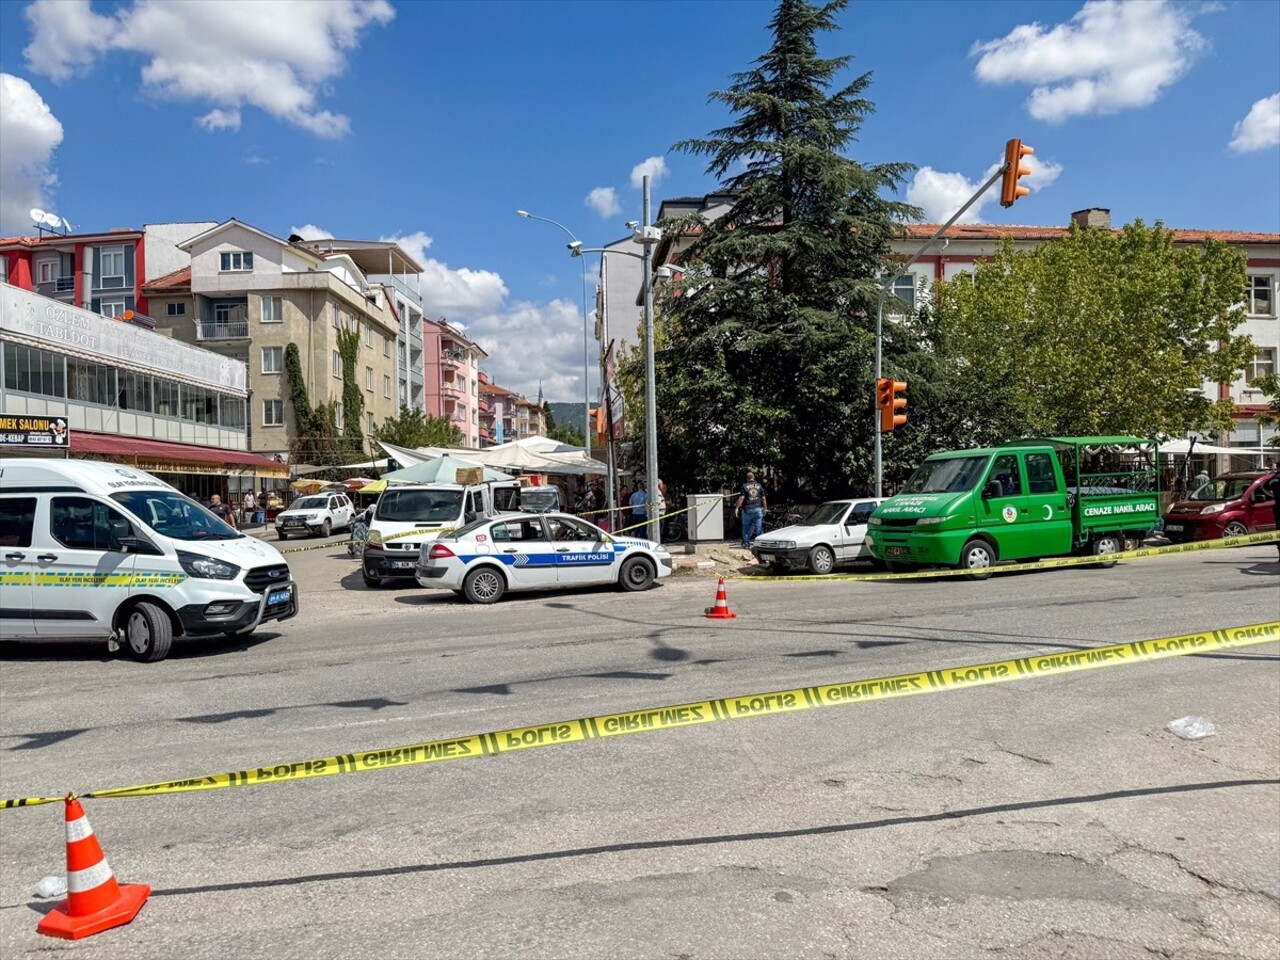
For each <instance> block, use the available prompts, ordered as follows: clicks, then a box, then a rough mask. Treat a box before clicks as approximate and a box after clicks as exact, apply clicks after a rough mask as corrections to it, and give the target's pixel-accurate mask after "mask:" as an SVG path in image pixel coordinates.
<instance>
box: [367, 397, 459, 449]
mask: <svg viewBox="0 0 1280 960" xmlns="http://www.w3.org/2000/svg"><path fill="white" fill-rule="evenodd" d="M373 435H374V437H375V438H376V439H378V440H381V441H383V442H384V443H390V444H394V445H395V446H397V447H407V448H408V449H410V450H412V449H415V448H417V447H456V446H458V445H459V444H460V443H462V431H461V430H459V429H458V428H457V427H456V426H454V425H453V424H452V423H451V422H450V421H449V419H448V418H447V417H428V416H426V415H425V414H424V413H423V412H422V411H421V410H418V409H411V408H409V407H401V408H400V412H399V413H397V414H396V415H395V416H394V417H388V418H387V419H385V420H383V421H382V423H380V424H378V426H376V427H375V428H374V431H373Z"/></svg>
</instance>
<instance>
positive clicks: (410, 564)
mask: <svg viewBox="0 0 1280 960" xmlns="http://www.w3.org/2000/svg"><path fill="white" fill-rule="evenodd" d="M416 565H417V564H416V562H415V561H413V560H392V561H391V569H392V570H412V569H413V568H414V567H415V566H416Z"/></svg>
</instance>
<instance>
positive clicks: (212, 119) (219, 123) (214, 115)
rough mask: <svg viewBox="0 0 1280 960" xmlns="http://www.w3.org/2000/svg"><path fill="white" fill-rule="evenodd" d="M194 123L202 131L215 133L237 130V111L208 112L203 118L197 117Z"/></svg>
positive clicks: (238, 113) (238, 124) (217, 110)
mask: <svg viewBox="0 0 1280 960" xmlns="http://www.w3.org/2000/svg"><path fill="white" fill-rule="evenodd" d="M196 123H197V124H199V126H200V128H201V129H202V130H206V131H208V132H209V133H217V132H218V131H219V130H239V129H240V111H239V110H220V109H215V110H210V111H209V112H208V113H206V114H205V115H204V116H203V117H197V118H196Z"/></svg>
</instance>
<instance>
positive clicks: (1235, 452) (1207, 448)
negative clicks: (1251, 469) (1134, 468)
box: [1160, 440, 1257, 457]
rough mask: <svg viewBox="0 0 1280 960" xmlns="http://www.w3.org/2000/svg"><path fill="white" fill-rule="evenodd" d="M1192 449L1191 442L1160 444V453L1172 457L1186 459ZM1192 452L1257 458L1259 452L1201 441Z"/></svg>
mask: <svg viewBox="0 0 1280 960" xmlns="http://www.w3.org/2000/svg"><path fill="white" fill-rule="evenodd" d="M1190 447H1191V441H1190V440H1171V441H1169V442H1168V443H1162V444H1160V452H1161V453H1166V454H1169V455H1170V456H1179V457H1184V456H1186V455H1187V453H1188V451H1189V450H1190ZM1191 452H1193V453H1203V454H1204V455H1205V456H1208V455H1209V454H1218V453H1228V454H1231V455H1232V456H1237V457H1247V456H1257V451H1251V450H1241V449H1239V448H1235V447H1215V446H1213V444H1209V443H1201V442H1200V441H1199V440H1197V441H1196V447H1195V450H1194V451H1191Z"/></svg>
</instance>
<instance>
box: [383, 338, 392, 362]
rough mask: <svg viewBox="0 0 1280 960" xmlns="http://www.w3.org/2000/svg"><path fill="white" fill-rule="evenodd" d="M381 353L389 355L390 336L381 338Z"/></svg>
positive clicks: (385, 355)
mask: <svg viewBox="0 0 1280 960" xmlns="http://www.w3.org/2000/svg"><path fill="white" fill-rule="evenodd" d="M382 355H383V356H384V357H389V356H391V338H390V337H383V338H382Z"/></svg>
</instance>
